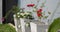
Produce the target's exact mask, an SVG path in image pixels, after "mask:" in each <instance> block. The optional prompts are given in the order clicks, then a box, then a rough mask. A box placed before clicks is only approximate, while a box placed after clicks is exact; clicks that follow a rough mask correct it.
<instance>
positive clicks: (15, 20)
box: [13, 15, 18, 32]
mask: <svg viewBox="0 0 60 32" xmlns="http://www.w3.org/2000/svg"><path fill="white" fill-rule="evenodd" d="M13 17H14V23H15V28H16V31H17V32H18V28H17V19H16V15H13Z"/></svg>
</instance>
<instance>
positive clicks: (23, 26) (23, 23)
mask: <svg viewBox="0 0 60 32" xmlns="http://www.w3.org/2000/svg"><path fill="white" fill-rule="evenodd" d="M24 21H25V20H24V19H23V18H20V22H21V30H22V32H25V22H24Z"/></svg>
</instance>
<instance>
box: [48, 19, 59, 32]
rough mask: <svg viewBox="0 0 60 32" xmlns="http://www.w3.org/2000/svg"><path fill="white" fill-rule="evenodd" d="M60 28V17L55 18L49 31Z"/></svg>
mask: <svg viewBox="0 0 60 32" xmlns="http://www.w3.org/2000/svg"><path fill="white" fill-rule="evenodd" d="M59 29H60V18H57V19H54V21H53V23H52V24H51V25H50V26H49V29H48V32H57V31H58V30H59Z"/></svg>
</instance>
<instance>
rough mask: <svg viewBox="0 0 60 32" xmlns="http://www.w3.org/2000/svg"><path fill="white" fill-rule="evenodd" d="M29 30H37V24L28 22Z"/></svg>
mask: <svg viewBox="0 0 60 32" xmlns="http://www.w3.org/2000/svg"><path fill="white" fill-rule="evenodd" d="M30 27H31V32H37V25H36V24H35V23H32V22H31V23H30Z"/></svg>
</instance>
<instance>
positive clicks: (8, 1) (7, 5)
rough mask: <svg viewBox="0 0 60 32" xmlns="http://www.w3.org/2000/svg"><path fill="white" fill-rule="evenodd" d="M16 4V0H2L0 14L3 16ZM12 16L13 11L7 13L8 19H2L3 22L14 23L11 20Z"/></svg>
mask: <svg viewBox="0 0 60 32" xmlns="http://www.w3.org/2000/svg"><path fill="white" fill-rule="evenodd" d="M17 4H18V0H3V9H2V10H3V11H2V14H3V15H2V16H3V17H4V16H5V14H6V13H7V12H8V11H9V10H10V9H11V8H12V7H13V6H14V5H17ZM12 18H13V13H12V12H11V13H10V14H9V15H8V19H5V21H3V23H12V24H14V21H12Z"/></svg>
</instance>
